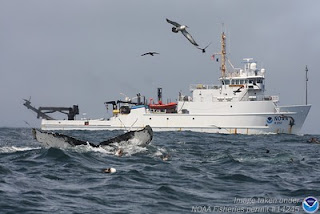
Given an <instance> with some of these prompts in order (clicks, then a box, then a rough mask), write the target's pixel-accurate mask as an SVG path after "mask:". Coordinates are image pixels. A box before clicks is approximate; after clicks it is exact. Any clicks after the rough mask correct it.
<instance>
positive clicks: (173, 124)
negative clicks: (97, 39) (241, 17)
mask: <svg viewBox="0 0 320 214" xmlns="http://www.w3.org/2000/svg"><path fill="white" fill-rule="evenodd" d="M225 41H226V35H225V33H222V34H221V52H219V53H217V54H216V56H217V55H219V59H220V63H221V66H220V70H221V76H220V77H219V83H220V84H218V85H208V84H192V85H190V91H191V94H190V95H184V94H182V93H179V95H178V98H177V102H170V103H164V102H163V100H162V89H161V88H158V100H157V102H154V101H153V100H152V99H150V100H148V99H146V98H145V97H144V96H142V95H140V94H137V97H136V99H129V98H127V99H126V100H123V101H122V100H117V101H108V102H105V105H106V106H107V107H109V108H111V109H112V113H113V114H112V116H111V117H110V118H107V119H75V114H74V113H78V112H79V109H78V107H77V106H76V107H75V106H74V107H73V108H69V110H70V113H71V116H70V115H69V114H68V113H67V114H68V120H57V119H53V118H51V117H49V116H47V114H46V113H45V112H43V111H38V117H42V120H41V129H42V130H119V129H122V130H138V129H142V128H143V127H145V126H146V125H150V126H151V127H152V129H153V131H195V132H209V133H227V134H269V133H286V134H297V133H299V131H300V130H301V128H302V126H303V123H304V121H305V119H306V117H307V115H308V113H309V110H310V108H311V105H309V104H307V103H306V104H305V105H286V106H281V105H279V96H274V95H266V94H265V91H266V90H265V73H266V70H265V69H264V68H258V66H257V63H256V62H255V61H254V60H253V59H252V58H245V59H244V61H243V62H244V67H243V68H234V67H233V66H232V64H231V63H230V66H228V69H227V62H229V60H228V59H227V57H226V42H225ZM229 67H230V68H229ZM44 109H45V108H44V107H43V108H42V110H44ZM66 109H68V108H65V109H64V110H66ZM35 110H37V109H35ZM38 110H39V109H38ZM47 110H48V112H52V111H50V108H49V109H47ZM55 110H57V109H55Z"/></svg>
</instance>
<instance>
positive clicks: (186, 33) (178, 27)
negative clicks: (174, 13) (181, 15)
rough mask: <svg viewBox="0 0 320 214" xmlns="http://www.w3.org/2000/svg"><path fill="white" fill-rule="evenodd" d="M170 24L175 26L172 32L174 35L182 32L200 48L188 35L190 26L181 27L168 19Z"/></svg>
mask: <svg viewBox="0 0 320 214" xmlns="http://www.w3.org/2000/svg"><path fill="white" fill-rule="evenodd" d="M166 20H167V22H168V23H170V24H172V25H174V26H175V27H172V32H174V33H178V32H179V31H181V33H182V34H183V35H184V36H185V37H186V38H187V39H188V40H189V41H190V42H191V43H192V44H193V45H195V46H199V45H198V44H197V43H196V41H194V39H193V38H192V36H191V35H190V34H189V33H188V31H187V30H186V28H188V26H186V25H180V24H178V23H177V22H173V21H170V20H169V19H166Z"/></svg>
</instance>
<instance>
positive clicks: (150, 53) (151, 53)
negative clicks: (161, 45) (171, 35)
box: [141, 52, 159, 56]
mask: <svg viewBox="0 0 320 214" xmlns="http://www.w3.org/2000/svg"><path fill="white" fill-rule="evenodd" d="M154 54H159V53H157V52H148V53H144V54H142V55H141V56H145V55H151V56H153V55H154Z"/></svg>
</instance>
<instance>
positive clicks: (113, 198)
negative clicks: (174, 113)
mask: <svg viewBox="0 0 320 214" xmlns="http://www.w3.org/2000/svg"><path fill="white" fill-rule="evenodd" d="M62 133H64V134H68V135H70V136H73V137H76V138H78V139H82V140H89V141H90V142H93V143H98V142H100V141H103V140H105V139H108V138H111V137H113V136H116V135H118V134H121V133H123V132H121V131H64V132H62ZM311 137H317V138H318V139H319V138H320V136H319V135H318V136H317V135H313V136H312V135H259V136H245V135H223V134H207V133H194V132H157V133H154V138H153V140H152V142H151V144H150V145H148V146H147V147H146V148H140V147H139V148H138V147H136V148H135V147H132V148H128V151H129V152H128V153H127V154H125V155H124V156H122V157H118V156H114V155H113V154H111V153H110V151H106V150H104V149H99V148H90V147H89V146H80V147H75V148H68V149H59V148H48V147H43V146H42V145H41V144H40V143H38V142H37V141H35V140H34V139H33V138H32V135H31V129H30V128H0V213H32V214H34V213H305V212H304V210H303V209H302V206H301V203H302V201H303V200H304V199H305V198H306V197H307V196H314V197H316V198H320V197H319V196H320V164H319V163H320V144H311V143H308V142H307V141H308V140H309V139H310V138H311ZM165 154H169V159H168V160H167V161H164V160H162V158H161V157H162V156H163V155H165ZM109 167H114V168H116V170H117V172H116V173H113V174H107V173H103V172H102V169H104V168H109Z"/></svg>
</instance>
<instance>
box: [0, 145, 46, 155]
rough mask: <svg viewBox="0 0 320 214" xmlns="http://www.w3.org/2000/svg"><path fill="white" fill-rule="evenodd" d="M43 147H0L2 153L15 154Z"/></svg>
mask: <svg viewBox="0 0 320 214" xmlns="http://www.w3.org/2000/svg"><path fill="white" fill-rule="evenodd" d="M38 149H41V147H16V146H4V147H0V153H14V152H21V151H30V150H38Z"/></svg>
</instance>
